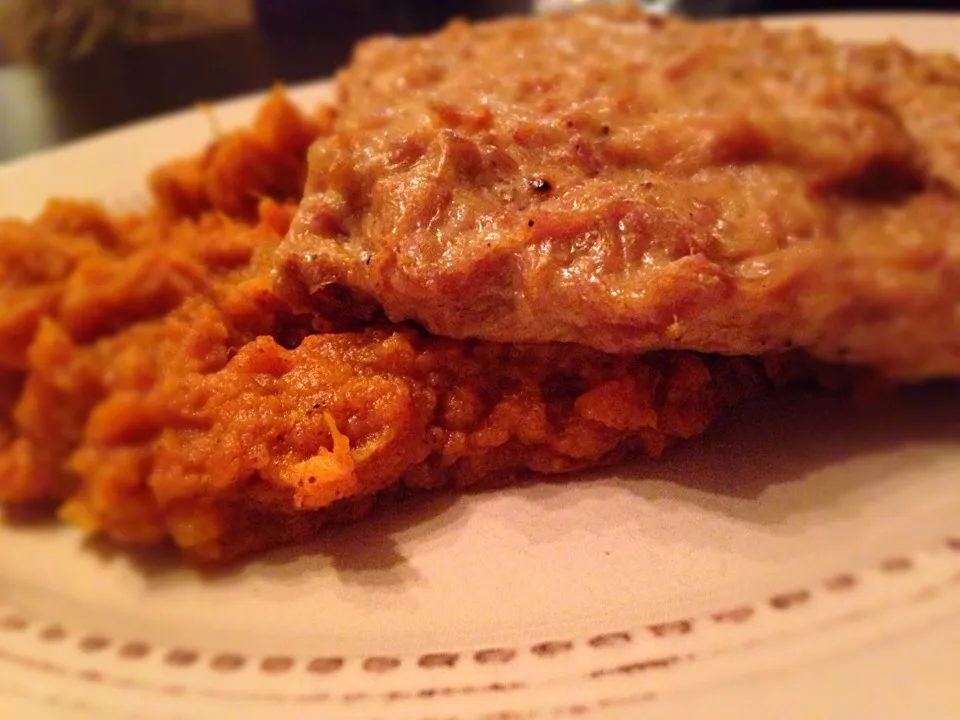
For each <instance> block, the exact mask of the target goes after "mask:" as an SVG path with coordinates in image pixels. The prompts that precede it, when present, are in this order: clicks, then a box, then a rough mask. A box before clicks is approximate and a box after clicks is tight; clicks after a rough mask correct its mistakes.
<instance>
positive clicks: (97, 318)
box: [0, 91, 806, 562]
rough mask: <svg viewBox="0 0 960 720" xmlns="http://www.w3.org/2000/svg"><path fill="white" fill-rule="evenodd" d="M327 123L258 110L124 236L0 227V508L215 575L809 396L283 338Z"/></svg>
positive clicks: (711, 359)
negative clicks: (286, 241)
mask: <svg viewBox="0 0 960 720" xmlns="http://www.w3.org/2000/svg"><path fill="white" fill-rule="evenodd" d="M329 122H330V113H329V111H328V110H322V111H319V112H317V113H314V114H310V115H307V114H304V113H302V112H301V111H300V110H298V109H297V108H296V107H294V106H293V105H292V104H291V103H290V102H289V101H288V100H287V99H286V98H285V96H284V95H283V94H282V92H280V91H277V92H275V93H274V94H273V95H271V96H270V97H269V99H268V100H267V101H266V102H265V104H264V105H263V107H262V108H261V110H260V113H259V115H258V117H257V119H256V121H255V122H254V124H253V126H252V128H251V129H246V130H240V131H237V132H234V133H231V134H229V135H226V136H223V137H220V138H217V139H216V140H215V141H213V142H212V143H211V145H210V147H209V148H207V149H206V150H205V151H204V152H203V153H201V154H200V155H198V156H197V157H194V158H189V159H183V160H176V161H173V162H171V163H170V164H168V165H166V166H164V167H161V168H159V169H158V170H156V171H155V172H154V173H153V174H152V176H151V178H150V185H151V188H152V190H153V195H154V203H153V205H152V207H150V208H149V209H148V210H147V211H146V212H144V213H142V214H135V215H122V216H121V215H111V214H109V213H108V212H106V211H105V210H104V209H102V208H100V207H99V206H97V205H93V204H90V203H84V202H74V201H53V202H51V203H50V204H49V205H48V207H47V208H46V210H45V211H44V212H43V213H42V214H41V215H40V216H39V217H37V218H36V219H34V220H33V221H30V222H25V221H19V220H7V221H3V222H2V223H0V501H2V502H3V503H5V504H8V505H20V504H34V503H49V504H53V505H54V506H56V507H57V508H58V509H59V513H60V515H61V517H63V518H64V519H66V520H69V521H71V522H73V523H75V524H77V525H79V526H80V527H82V528H83V529H84V530H86V531H89V532H91V533H100V534H102V535H104V536H106V537H109V538H111V539H114V540H116V541H119V542H122V543H129V544H139V545H153V544H158V543H163V542H167V541H169V540H172V541H173V542H174V543H175V544H176V545H177V546H178V547H179V548H180V549H181V550H182V551H183V553H184V554H185V555H186V556H187V557H189V558H191V559H193V560H195V561H199V562H217V561H223V560H227V559H230V558H234V557H238V556H241V555H243V554H246V553H249V552H252V551H256V550H259V549H262V548H265V547H269V546H274V545H277V544H282V543H290V542H297V541H302V540H305V539H308V538H309V537H311V536H312V535H313V534H314V533H315V532H316V531H317V528H319V527H320V526H321V525H322V524H323V523H326V522H329V521H331V520H343V519H351V518H355V517H358V516H360V515H363V514H364V513H365V512H367V511H368V510H369V508H370V507H371V506H372V505H373V504H374V502H375V499H376V498H378V497H383V496H384V495H385V494H386V495H387V496H390V495H392V494H393V493H396V492H403V491H404V490H417V489H434V488H440V487H443V486H447V485H454V486H458V487H464V486H469V485H474V484H477V483H480V482H483V481H487V480H489V479H493V478H497V479H499V478H503V477H509V476H512V475H513V474H515V473H519V472H526V471H533V472H537V473H560V472H567V471H572V470H576V469H581V468H585V467H591V466H596V465H597V464H599V463H603V462H609V461H613V460H616V459H618V458H621V457H623V456H626V455H630V454H638V453H642V454H646V455H649V456H657V455H659V454H660V453H661V452H662V451H663V450H664V449H665V448H666V447H668V446H669V445H670V444H671V443H673V442H674V441H675V440H677V439H682V438H689V437H692V436H696V435H698V434H700V433H702V432H703V431H704V430H705V429H706V428H707V426H708V425H709V423H710V422H711V421H712V420H713V419H714V418H715V417H716V416H717V415H718V414H719V413H720V412H721V410H722V409H723V408H724V407H725V406H728V405H732V404H735V403H738V402H741V401H743V400H745V399H747V398H750V397H754V396H756V395H758V394H760V393H762V392H764V391H765V390H766V389H767V388H769V387H772V386H773V385H775V384H776V383H774V382H771V380H770V378H775V379H778V380H779V379H783V378H788V377H791V376H795V375H797V374H799V375H804V374H805V373H806V366H805V364H804V362H803V361H802V359H801V360H800V361H799V363H798V362H797V361H796V359H794V358H791V357H777V358H767V359H766V360H760V359H756V358H753V359H751V358H741V357H719V356H704V355H697V354H693V353H683V352H662V353H651V354H647V355H642V356H613V355H607V354H604V353H602V352H599V351H595V350H590V349H586V348H581V347H575V346H561V345H550V344H547V345H526V346H524V345H502V344H496V343H485V342H472V341H454V340H445V339H440V338H436V337H431V336H429V335H425V334H424V333H423V332H422V331H420V330H418V329H416V328H413V327H404V326H396V325H389V324H387V323H385V322H379V321H378V322H374V323H373V324H372V325H370V326H368V327H365V328H361V329H355V328H354V329H353V330H352V331H349V332H348V331H345V330H343V327H342V325H340V324H339V323H338V318H337V317H328V318H325V319H323V318H321V319H318V318H317V317H310V318H309V319H308V318H306V317H301V316H297V315H296V314H294V313H293V312H291V311H290V310H289V309H288V308H287V307H285V306H284V305H283V303H281V302H280V301H279V300H278V299H277V298H276V296H275V295H274V294H273V292H272V289H271V288H272V285H271V279H270V273H269V270H270V266H271V258H272V255H273V252H274V250H275V248H276V247H277V245H278V244H279V242H280V240H281V239H282V237H283V235H284V233H285V232H286V231H287V228H288V226H289V223H290V221H291V218H292V216H293V213H294V211H295V208H296V205H297V202H298V200H299V193H300V188H301V187H302V185H303V182H304V177H305V171H306V153H307V148H308V147H309V145H310V143H311V142H312V141H313V140H314V139H315V138H316V137H318V136H319V135H320V134H321V133H323V132H325V131H326V128H328V127H329Z"/></svg>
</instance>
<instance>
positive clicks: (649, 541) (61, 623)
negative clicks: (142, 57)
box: [0, 16, 960, 720]
mask: <svg viewBox="0 0 960 720" xmlns="http://www.w3.org/2000/svg"><path fill="white" fill-rule="evenodd" d="M816 22H817V24H818V25H820V26H821V27H822V28H823V29H824V30H825V31H827V32H830V33H833V34H836V35H838V36H843V37H852V38H857V39H876V38H882V37H886V36H889V35H897V36H899V37H901V38H903V39H904V40H906V41H908V42H910V43H912V44H914V45H916V46H918V47H924V48H928V47H939V48H950V47H951V46H953V47H956V42H957V41H956V38H958V37H960V21H958V20H957V19H956V18H955V17H950V16H945V17H932V16H913V17H896V16H874V17H872V18H867V17H860V18H851V17H833V18H822V19H817V20H816ZM325 92H326V91H325V88H324V86H323V85H319V84H318V85H312V86H307V87H303V88H300V89H298V90H296V91H295V95H296V97H297V98H298V99H300V100H303V101H305V102H312V101H315V100H316V99H318V98H320V97H322V96H323V95H324V93H325ZM257 102H258V98H247V99H241V100H238V101H233V102H229V103H224V104H221V105H218V106H216V108H215V111H216V114H217V117H218V118H219V120H220V123H221V124H223V125H224V126H231V125H237V124H240V123H243V122H244V121H245V120H247V119H248V118H249V116H250V114H251V112H252V110H253V108H254V107H255V106H256V104H257ZM209 136H210V129H209V124H208V120H207V119H206V118H205V117H204V116H203V115H202V114H200V113H199V112H195V111H191V112H186V113H181V114H176V115H171V116H168V117H164V118H161V119H158V120H155V121H151V122H148V123H144V124H140V125H137V126H134V127H130V128H127V129H123V130H119V131H116V132H111V133H108V134H106V135H102V136H99V137H97V138H94V139H90V140H87V141H84V142H81V143H77V144H74V145H70V146H67V147H64V148H60V149H57V150H54V151H52V152H48V153H44V154H41V155H37V156H35V157H32V158H28V159H26V160H23V161H20V162H17V163H13V164H10V165H7V166H5V167H2V168H0V215H9V214H20V215H29V214H32V213H33V212H35V211H36V210H38V209H39V207H40V206H41V204H42V202H43V199H44V198H46V197H47V196H49V195H51V194H66V195H80V196H92V197H97V198H103V199H106V200H108V201H110V202H113V203H115V204H117V203H119V204H126V203H130V202H138V201H142V198H143V195H142V193H141V192H140V191H136V192H134V193H131V188H139V187H141V180H142V178H143V176H144V174H145V172H146V171H147V170H148V169H149V168H150V167H151V166H152V165H154V164H155V163H157V162H159V161H161V160H163V159H165V158H168V157H169V156H171V155H174V154H177V153H186V152H191V151H193V150H195V149H197V148H199V147H200V146H201V145H202V144H203V143H204V142H205V141H206V140H208V139H209ZM958 401H960V394H958V392H956V389H953V390H950V391H944V390H942V389H941V390H936V391H930V390H928V391H925V392H921V393H918V394H916V395H911V396H908V397H905V398H902V399H900V400H897V401H896V402H895V403H892V404H889V405H883V406H880V407H876V406H873V407H858V406H855V405H851V404H849V403H842V402H838V401H830V400H824V399H820V400H814V399H801V400H796V401H793V402H790V403H787V404H786V405H784V404H778V405H776V406H758V407H753V408H749V409H745V410H743V411H742V412H740V413H738V414H737V415H736V416H735V417H732V418H729V419H728V420H727V421H726V422H725V423H723V424H721V425H720V426H718V427H717V428H716V429H715V431H713V432H712V433H710V435H709V436H708V438H707V439H706V440H705V441H704V442H703V443H702V444H700V445H698V446H695V447H688V448H685V449H681V450H679V451H676V452H674V453H673V454H672V455H671V457H670V458H668V459H666V460H664V461H663V462H659V463H644V464H640V465H638V466H635V467H632V468H627V469H622V470H620V471H618V472H616V473H614V474H604V475H597V476H595V477H593V478H590V479H589V481H586V482H568V483H556V484H540V485H530V486H525V487H517V488H513V489H508V490H503V491H498V492H491V493H486V494H477V495H471V496H467V497H459V498H455V497H439V498H434V499H428V500H422V501H417V502H411V503H408V504H406V505H404V506H402V507H398V508H396V509H394V510H393V511H390V512H388V513H385V514H383V515H381V516H379V517H377V518H374V519H372V520H370V521H368V522H363V523H361V524H358V525H356V526H353V527H347V528H338V529H332V530H330V531H329V532H326V533H325V534H324V535H323V537H322V538H321V539H319V540H318V542H317V543H316V545H314V546H312V547H308V548H295V549H286V550H282V551H279V552H275V553H273V554H270V555H267V556H263V557H260V558H258V559H256V560H254V561H252V562H250V563H249V564H246V565H243V566H241V567H239V568H235V569H232V570H228V571H223V572H220V573H214V574H198V573H197V572H194V571H192V570H189V569H185V568H183V567H179V566H177V565H176V564H174V563H170V562H166V563H164V562H159V561H158V562H155V563H152V564H149V563H147V564H144V563H140V564H138V563H137V562H135V561H133V560H132V559H131V558H129V557H128V556H126V555H124V554H123V553H113V552H110V551H109V550H108V549H104V548H102V547H101V548H97V547H92V546H90V545H89V544H85V543H84V542H83V541H82V539H81V537H80V535H79V533H78V532H76V531H74V530H72V529H69V528H65V527H59V526H54V527H50V526H47V527H33V528H17V529H13V528H7V527H0V717H3V718H11V719H12V718H17V719H18V720H19V719H21V718H23V719H25V720H29V719H33V718H114V717H116V718H143V717H148V718H161V719H163V720H167V719H172V718H180V719H183V720H196V719H203V720H207V719H210V718H227V717H241V718H270V719H271V720H283V719H285V718H300V717H303V718H306V717H310V718H319V717H323V718H371V717H383V718H426V717H431V718H432V717H437V718H439V717H443V718H459V719H467V718H480V717H486V718H551V717H567V716H576V715H582V714H586V715H591V716H599V717H604V718H606V717H610V718H621V717H622V718H635V717H639V716H642V717H649V718H674V719H677V718H680V719H684V718H702V717H710V718H726V717H730V718H733V717H736V718H744V717H747V718H753V717H777V718H784V719H786V720H790V719H796V720H809V719H810V718H825V717H843V718H871V719H873V718H886V717H903V718H921V717H922V718H926V719H927V720H931V719H933V720H939V719H940V718H944V719H946V718H952V719H955V718H957V717H960V691H958V688H960V671H958V669H957V668H958V667H960V492H958V490H957V473H956V468H957V467H960V413H958V412H957V411H956V410H957V408H958V407H960V404H958ZM581 479H582V478H581Z"/></svg>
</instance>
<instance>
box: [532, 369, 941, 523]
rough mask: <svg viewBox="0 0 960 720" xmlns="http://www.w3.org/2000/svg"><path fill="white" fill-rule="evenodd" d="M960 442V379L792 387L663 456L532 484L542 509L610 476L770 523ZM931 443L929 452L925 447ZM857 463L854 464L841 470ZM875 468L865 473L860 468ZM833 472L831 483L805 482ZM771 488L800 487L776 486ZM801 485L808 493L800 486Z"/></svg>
mask: <svg viewBox="0 0 960 720" xmlns="http://www.w3.org/2000/svg"><path fill="white" fill-rule="evenodd" d="M944 443H949V444H960V384H949V383H942V384H931V385H927V386H924V387H917V388H910V389H906V390H901V391H899V392H896V393H891V394H889V395H885V396H883V397H879V398H875V399H871V400H864V401H851V400H849V399H846V398H837V397H830V396H824V395H819V394H816V393H787V394H786V395H785V396H779V397H774V398H770V399H768V400H763V401H759V402H757V403H753V404H750V405H747V406H744V407H741V408H736V409H734V410H733V411H731V412H730V413H729V414H728V415H727V416H726V417H724V418H722V419H721V420H719V421H718V422H717V424H716V425H715V426H714V427H712V428H710V430H708V432H707V433H706V434H705V435H704V436H702V437H700V438H696V439H694V440H692V441H688V442H686V443H683V444H680V445H678V446H676V447H674V448H672V449H671V450H669V451H668V453H667V454H666V455H665V456H664V457H662V458H659V459H656V460H648V459H644V460H638V461H634V462H631V463H627V464H624V465H622V466H618V467H613V468H608V469H606V470H603V471H594V472H590V473H582V474H578V475H577V476H576V477H575V478H566V477H562V476H561V477H557V478H554V479H551V480H548V481H546V482H542V481H541V482H539V483H536V484H533V483H531V484H530V490H529V491H528V492H526V493H525V497H527V498H528V499H529V500H530V502H531V503H533V504H535V505H536V507H537V510H538V511H540V512H549V511H550V509H551V508H562V507H568V506H569V505H570V503H575V502H577V499H576V492H575V491H571V487H572V484H573V483H580V482H601V483H608V484H609V485H610V486H611V488H613V489H614V490H616V491H618V492H623V493H628V494H630V495H633V496H638V497H640V498H642V499H643V500H645V501H647V502H650V503H661V504H664V503H667V502H671V503H682V504H695V505H697V506H698V507H699V508H700V509H702V510H704V511H706V512H709V513H713V514H719V515H725V516H728V517H731V518H733V519H735V520H738V521H743V522H748V523H751V524H755V525H759V526H764V527H767V528H773V529H778V528H784V529H785V528H786V525H787V523H786V521H788V520H789V519H790V518H793V517H797V516H801V515H808V514H812V513H815V512H817V511H818V510H821V509H823V508H826V507H829V506H835V505H837V504H838V503H841V502H842V501H843V500H844V499H845V498H846V497H847V496H850V495H853V494H855V493H857V492H858V491H862V490H866V489H872V488H879V487H880V486H881V485H883V483H884V481H885V479H888V478H889V477H891V476H897V477H901V476H902V473H901V471H902V470H905V469H916V468H917V466H918V463H920V464H922V463H924V462H926V461H927V460H928V459H930V458H934V457H935V456H936V455H937V453H936V450H935V449H934V450H931V446H935V445H941V444H944ZM927 451H929V452H927ZM854 463H857V469H856V471H855V472H842V470H843V469H844V468H847V467H852V466H853V464H854ZM865 467H869V468H870V472H869V473H865V472H864V468H865ZM821 473H829V474H830V477H831V480H832V481H831V482H817V483H816V484H815V487H814V486H813V485H814V484H813V483H809V482H807V483H805V482H804V481H808V480H810V479H811V478H813V477H814V476H816V475H817V474H821ZM775 490H794V491H792V492H787V493H779V495H780V496H778V497H776V498H775V497H773V495H774V493H773V492H771V491H775ZM801 490H802V491H801Z"/></svg>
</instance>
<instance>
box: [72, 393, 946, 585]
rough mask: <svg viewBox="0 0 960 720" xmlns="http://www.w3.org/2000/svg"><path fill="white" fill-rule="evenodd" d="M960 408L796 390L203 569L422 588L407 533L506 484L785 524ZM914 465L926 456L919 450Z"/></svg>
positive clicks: (128, 558) (136, 558)
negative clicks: (642, 440)
mask: <svg viewBox="0 0 960 720" xmlns="http://www.w3.org/2000/svg"><path fill="white" fill-rule="evenodd" d="M958 407H960V386H958V385H942V386H938V385H934V386H927V387H923V388H916V389H912V390H908V391H903V392H901V393H898V394H895V395H893V396H891V397H884V398H881V399H877V400H873V401H866V402H851V401H849V400H846V399H838V398H832V397H824V396H819V395H815V394H793V393H791V394H788V395H787V396H785V397H777V398H772V399H770V400H768V401H761V402H758V403H754V404H752V405H749V406H745V407H743V408H738V409H736V410H734V411H733V412H731V413H730V414H729V415H728V416H727V417H726V418H724V419H723V420H721V421H720V422H718V423H717V425H716V426H715V427H714V428H712V429H711V430H710V431H709V432H708V433H707V434H706V435H705V436H704V437H703V438H700V439H697V440H695V441H691V442H688V443H684V444H681V445H679V446H677V447H675V448H673V449H671V450H670V451H669V453H668V454H667V455H666V456H664V457H663V458H660V459H658V460H642V461H636V462H633V463H629V464H626V465H619V466H612V467H608V468H606V469H602V470H597V471H592V472H585V473H576V474H573V475H569V476H557V477H554V478H543V477H538V478H525V479H518V480H515V481H511V482H510V483H509V484H507V483H503V482H499V483H490V484H488V485H485V486H481V487H478V488H473V489H471V490H470V491H468V492H467V493H464V494H457V493H452V492H441V493H433V494H424V495H414V496H412V497H408V498H405V499H403V500H401V501H398V502H393V503H388V504H387V506H386V507H384V508H381V509H378V510H376V511H375V512H374V513H373V514H372V515H371V516H370V517H368V518H366V519H363V520H361V521H359V522H354V523H349V524H345V525H330V526H327V527H325V528H323V529H322V530H321V531H320V533H319V535H318V537H317V539H316V540H315V541H313V542H310V543H306V544H301V545H295V546H290V547H283V548H279V549H276V550H272V551H268V552H264V553H261V554H259V555H256V556H254V557H251V558H247V559H245V560H241V561H239V562H236V563H232V564H229V565H226V566H222V567H214V568H199V569H197V570H196V573H197V574H198V575H199V577H200V578H202V579H203V580H204V581H208V582H216V583H224V582H227V583H229V582H232V581H242V580H243V579H244V578H249V577H250V576H258V577H263V578H266V579H270V580H274V581H276V580H282V581H283V582H285V583H294V584H295V583H297V582H298V581H303V582H307V581H308V578H309V576H311V575H312V574H314V573H316V572H329V571H333V572H335V573H336V574H337V576H338V579H339V580H340V581H341V582H343V583H345V584H355V585H360V586H364V587H371V588H373V587H393V586H398V585H410V584H416V583H417V582H418V581H419V580H420V576H419V573H418V571H417V569H416V567H415V566H414V565H413V564H412V563H411V562H410V559H409V558H407V557H406V556H405V555H404V553H403V550H402V549H401V545H402V544H403V543H402V542H401V540H400V538H401V537H403V538H406V539H409V538H410V537H411V536H415V538H416V542H417V544H418V547H421V548H422V547H430V546H431V545H433V544H436V543H440V544H442V543H444V542H445V538H447V537H449V533H451V532H456V531H457V529H458V528H460V527H462V526H463V525H464V524H465V523H467V521H468V519H469V516H470V514H471V513H473V512H475V511H476V510H477V507H476V503H474V502H472V501H471V497H477V496H481V497H482V496H488V495H489V494H490V493H492V492H504V490H501V489H500V488H503V487H504V486H506V487H507V488H508V489H507V490H506V491H505V492H509V493H512V494H513V496H515V497H519V498H521V500H522V501H523V502H525V503H528V504H530V505H531V506H532V509H533V510H534V511H536V512H537V513H541V514H546V515H549V513H551V512H552V511H554V510H559V509H567V508H569V507H570V506H571V505H575V504H577V503H578V502H586V501H587V500H585V499H584V498H585V497H586V496H587V494H585V493H579V492H578V486H579V485H581V484H582V483H604V484H606V485H607V486H608V489H609V490H610V491H611V492H617V493H626V494H629V495H632V496H634V497H639V498H641V499H643V500H644V501H647V502H650V503H664V502H673V503H682V504H695V505H697V506H698V507H700V508H701V509H703V510H705V511H707V512H710V513H713V514H719V515H724V516H728V517H731V518H733V519H736V520H738V521H742V522H748V523H751V524H755V525H760V526H764V527H768V528H774V529H775V530H776V529H779V528H780V526H785V524H786V521H787V520H788V519H789V518H791V517H793V516H797V515H802V514H805V513H812V512H816V511H817V510H818V509H820V508H823V507H827V506H831V505H834V504H836V503H838V502H841V501H842V500H843V498H844V496H846V495H851V494H853V493H855V492H857V491H858V490H862V489H863V488H864V487H865V486H867V485H875V484H881V483H882V482H883V479H884V478H883V476H882V474H879V475H876V474H875V475H867V476H865V475H863V474H862V473H854V474H852V475H851V476H850V477H849V478H847V477H846V476H844V480H843V481H842V482H830V483H821V484H819V485H818V487H817V489H816V492H802V493H801V492H798V493H791V494H790V496H789V497H788V498H786V501H784V499H782V498H781V499H779V500H774V501H771V500H769V499H768V498H767V494H768V491H770V490H771V489H774V488H777V487H784V486H790V485H791V484H796V485H799V484H800V483H801V482H802V481H803V480H804V479H806V478H809V477H810V476H811V475H812V474H814V473H817V472H819V471H823V470H828V469H830V468H831V467H836V466H840V465H843V464H844V463H848V462H851V461H853V460H856V459H857V458H862V457H865V456H873V455H877V454H886V455H888V456H889V457H885V459H884V462H883V464H882V467H883V468H885V469H886V470H887V471H889V472H895V471H896V469H897V467H896V463H897V462H898V451H900V450H902V449H904V448H908V447H910V446H922V445H924V444H930V443H934V444H936V443H943V442H960V412H957V408H958ZM905 462H910V463H912V464H915V462H916V458H915V457H913V456H911V458H910V459H908V460H906V461H905ZM575 517H576V515H575ZM569 518H570V513H566V514H565V520H566V522H565V524H564V525H563V527H562V528H558V532H560V531H562V532H575V531H576V530H577V528H576V527H570V525H569V524H567V523H568V522H569ZM585 522H592V521H590V520H589V519H588V520H585ZM87 544H88V546H89V547H90V548H91V549H92V550H94V551H95V552H97V553H98V554H99V555H100V556H101V558H102V559H103V560H104V561H106V562H114V561H124V562H130V563H131V564H132V565H133V566H134V567H135V568H136V569H137V570H138V571H140V572H141V573H143V574H144V575H146V576H150V577H151V578H153V579H159V578H160V577H161V576H163V575H164V574H170V573H174V574H180V573H181V572H183V571H184V567H183V562H182V560H181V559H180V558H179V557H178V556H177V555H176V553H175V552H174V551H172V550H168V551H154V552H142V553H140V552H134V553H131V552H130V551H129V549H124V548H119V547H118V546H116V545H113V544H111V543H109V542H105V541H98V540H96V539H92V540H89V541H88V543H87ZM189 572H193V571H192V570H191V571H189ZM298 578H300V580H298Z"/></svg>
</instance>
